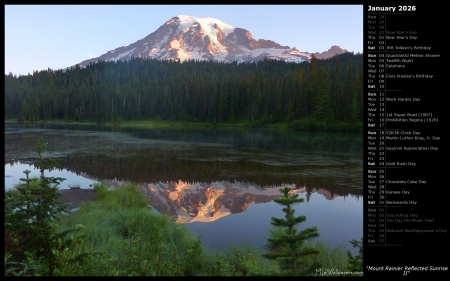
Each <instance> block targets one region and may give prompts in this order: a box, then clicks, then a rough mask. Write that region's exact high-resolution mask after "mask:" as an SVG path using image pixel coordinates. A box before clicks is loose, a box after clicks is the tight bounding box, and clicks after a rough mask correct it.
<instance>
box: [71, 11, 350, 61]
mask: <svg viewBox="0 0 450 281" xmlns="http://www.w3.org/2000/svg"><path fill="white" fill-rule="evenodd" d="M344 52H347V51H346V50H343V49H341V48H340V47H338V46H333V47H332V48H330V49H329V50H328V51H326V52H323V53H314V55H315V56H316V57H318V58H328V57H331V56H334V55H337V54H342V53H344ZM311 55H312V54H311V53H307V52H301V51H299V50H298V49H297V48H295V47H293V48H290V47H288V46H281V45H280V44H278V43H275V42H273V41H271V40H265V39H259V40H257V39H255V38H253V36H252V35H251V33H250V31H248V30H246V29H243V28H238V27H232V26H231V25H228V24H226V23H223V22H221V21H220V20H217V19H214V18H196V17H192V16H185V15H179V16H176V17H173V18H171V19H170V20H168V21H167V22H165V23H164V24H163V25H162V26H160V27H159V28H158V29H157V30H156V31H155V32H153V33H151V34H150V35H148V36H146V37H145V38H143V39H141V40H138V41H136V42H135V43H133V44H131V45H128V46H125V47H119V48H116V49H114V50H111V51H109V52H107V53H106V54H103V55H101V56H99V57H97V58H93V59H89V60H85V61H83V62H81V63H79V64H78V65H79V66H80V67H85V66H87V65H88V64H90V63H94V62H96V61H99V60H102V61H117V60H128V59H131V58H135V57H141V58H148V59H157V60H173V61H185V60H214V61H219V62H233V61H237V62H257V61H260V60H263V59H266V58H267V59H277V60H284V61H287V62H302V61H305V60H310V59H311Z"/></svg>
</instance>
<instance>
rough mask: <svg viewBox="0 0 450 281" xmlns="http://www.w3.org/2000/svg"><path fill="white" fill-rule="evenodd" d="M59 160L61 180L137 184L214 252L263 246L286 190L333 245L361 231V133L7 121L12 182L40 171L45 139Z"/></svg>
mask: <svg viewBox="0 0 450 281" xmlns="http://www.w3.org/2000/svg"><path fill="white" fill-rule="evenodd" d="M40 135H42V136H43V137H44V139H45V141H47V142H48V152H47V153H46V155H45V156H46V157H47V158H54V159H58V161H57V162H56V163H55V167H54V168H53V169H52V170H51V171H49V172H47V171H46V175H48V176H58V177H63V178H66V180H65V181H63V183H62V184H61V185H60V188H61V189H67V188H69V187H70V186H72V185H79V186H80V187H81V188H90V187H89V186H90V185H91V184H93V183H95V182H99V181H101V182H105V183H107V184H109V185H110V186H118V185H120V184H122V183H124V182H134V183H137V184H138V185H139V186H140V187H141V188H142V189H143V191H145V193H146V195H147V198H148V200H149V204H150V205H152V206H153V207H154V208H155V209H157V211H158V212H160V213H167V214H170V215H171V216H173V217H174V219H175V220H177V221H178V222H179V223H185V224H186V226H187V227H188V229H190V230H191V231H192V232H193V233H195V234H198V235H201V237H202V241H203V243H204V244H205V245H206V246H208V247H210V248H212V249H219V250H220V249H224V248H226V247H228V246H230V245H240V244H242V243H244V244H246V245H252V246H254V247H256V248H259V249H261V250H263V249H264V245H265V244H266V242H267V238H268V237H269V229H270V228H271V225H270V218H271V217H273V216H275V217H283V216H284V213H283V212H282V211H281V209H282V207H281V206H280V205H277V204H275V203H274V202H273V201H272V200H273V198H275V197H277V196H280V195H281V193H280V192H279V188H280V187H283V186H289V187H293V188H296V189H298V191H297V192H298V194H299V195H300V197H301V198H304V199H305V202H304V203H300V204H297V205H296V207H295V210H296V213H295V215H304V216H306V222H304V223H302V224H301V226H300V227H301V228H306V227H310V226H317V228H318V230H319V233H320V239H321V240H322V241H323V242H325V243H328V244H329V245H331V246H336V245H343V246H345V247H347V248H348V249H349V250H351V251H352V252H354V249H352V248H351V246H350V243H349V242H348V241H349V240H351V239H359V238H361V237H362V231H363V201H362V186H363V183H362V174H363V162H362V137H361V136H360V135H353V134H330V133H295V134H294V133H286V132H282V131H276V130H255V129H245V130H244V129H213V128H211V129H202V130H179V129H178V130H175V129H149V130H136V129H121V130H119V131H118V130H116V129H113V128H111V127H102V126H98V125H87V124H72V125H67V124H66V125H18V124H9V123H5V188H11V187H13V186H14V185H16V184H17V183H19V178H21V177H23V176H24V174H23V171H24V170H26V169H28V170H31V171H32V173H31V174H30V175H31V176H38V175H39V168H38V167H37V153H36V148H37V141H38V138H39V136H40Z"/></svg>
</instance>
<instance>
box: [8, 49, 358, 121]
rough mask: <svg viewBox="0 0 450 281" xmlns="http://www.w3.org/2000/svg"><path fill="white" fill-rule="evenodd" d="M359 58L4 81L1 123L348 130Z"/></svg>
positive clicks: (170, 65) (122, 68)
mask: <svg viewBox="0 0 450 281" xmlns="http://www.w3.org/2000/svg"><path fill="white" fill-rule="evenodd" d="M362 115H363V55H362V54H359V53H358V54H354V53H344V54H341V55H337V56H334V57H332V58H329V59H325V60H319V59H316V58H314V57H313V58H312V59H311V61H310V62H303V63H293V62H292V63H288V62H283V61H276V60H264V61H260V62H253V63H236V62H234V63H221V62H213V61H194V60H189V61H184V62H170V61H157V60H150V59H142V58H135V59H132V60H128V61H115V62H106V61H99V62H97V63H92V64H90V65H88V66H87V67H86V68H81V67H79V66H75V67H73V68H70V69H65V70H56V71H54V70H51V69H48V70H43V71H39V72H38V71H34V72H33V74H28V75H20V76H16V75H13V74H12V73H9V74H8V75H5V119H17V120H19V121H47V120H70V121H80V122H81V121H83V122H97V123H102V122H121V121H131V120H164V121H169V122H210V123H212V124H216V123H233V122H246V123H249V124H253V123H258V122H259V123H261V124H267V123H286V124H294V123H295V122H299V121H302V120H303V121H304V120H312V121H314V122H321V123H324V124H338V123H345V124H356V123H361V122H362V117H363V116H362Z"/></svg>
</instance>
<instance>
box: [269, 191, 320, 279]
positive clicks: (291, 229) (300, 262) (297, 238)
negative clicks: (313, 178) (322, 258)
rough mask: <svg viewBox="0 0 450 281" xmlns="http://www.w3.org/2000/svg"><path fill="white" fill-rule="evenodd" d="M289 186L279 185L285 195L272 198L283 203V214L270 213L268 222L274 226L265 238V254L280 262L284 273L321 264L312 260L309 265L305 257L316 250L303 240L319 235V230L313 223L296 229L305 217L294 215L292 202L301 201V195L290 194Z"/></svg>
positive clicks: (296, 272)
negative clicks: (266, 251) (276, 215)
mask: <svg viewBox="0 0 450 281" xmlns="http://www.w3.org/2000/svg"><path fill="white" fill-rule="evenodd" d="M291 190H292V189H291V188H288V187H284V188H282V189H280V191H281V192H282V193H283V195H284V196H283V197H280V198H275V199H274V200H273V201H274V202H275V203H277V204H280V205H283V206H285V207H284V208H283V212H284V213H285V214H286V215H285V217H284V218H275V217H272V220H271V224H272V225H273V226H274V228H273V229H272V230H271V238H269V239H267V240H268V242H269V244H268V245H267V247H268V249H269V252H268V253H266V254H264V256H265V257H266V258H268V259H273V260H277V261H278V262H280V265H281V268H282V269H283V270H285V272H286V275H293V276H299V275H308V274H310V273H313V272H314V270H315V269H316V268H318V267H319V266H320V264H319V263H317V262H315V263H313V264H312V265H311V262H309V261H308V260H307V259H308V258H310V257H314V256H315V255H317V254H318V253H319V252H318V251H317V250H315V249H313V248H312V247H310V246H307V245H305V244H304V243H305V242H306V241H307V240H310V239H313V238H316V237H318V236H319V232H318V231H317V227H315V226H314V227H310V228H307V229H304V230H301V231H300V230H298V229H297V225H299V224H300V223H302V222H304V221H306V217H305V216H297V217H296V216H294V212H295V210H294V209H293V205H294V204H297V203H302V202H303V201H304V199H303V198H298V194H293V195H291V194H289V191H291Z"/></svg>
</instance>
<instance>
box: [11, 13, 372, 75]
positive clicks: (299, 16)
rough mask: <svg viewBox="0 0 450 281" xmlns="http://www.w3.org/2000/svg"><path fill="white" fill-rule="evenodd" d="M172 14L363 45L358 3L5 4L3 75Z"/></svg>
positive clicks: (81, 54) (280, 38)
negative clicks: (208, 18)
mask: <svg viewBox="0 0 450 281" xmlns="http://www.w3.org/2000/svg"><path fill="white" fill-rule="evenodd" d="M177 15H189V16H194V17H198V18H203V17H211V18H216V19H218V20H220V21H222V22H224V23H226V24H229V25H231V26H233V27H241V28H245V29H247V30H249V31H250V32H251V34H252V35H253V37H254V38H255V39H266V40H273V41H275V42H277V43H279V44H281V45H285V46H289V47H291V48H292V47H296V48H297V49H299V50H300V51H305V52H310V53H313V52H323V51H326V50H328V49H329V48H330V47H331V46H332V45H338V46H340V47H341V48H343V49H347V50H349V51H351V52H354V53H362V51H363V5H190V4H189V5H5V74H8V73H10V72H11V73H13V74H15V75H27V74H32V73H33V71H34V70H36V71H41V70H47V69H48V68H50V69H53V70H57V69H63V68H66V67H69V66H73V65H75V64H77V63H80V62H82V61H84V60H86V59H89V58H93V57H97V56H100V55H102V54H104V53H106V52H108V51H110V50H113V49H115V48H117V47H121V46H127V45H130V44H132V43H134V42H136V41H137V40H140V39H142V38H144V37H145V36H147V35H149V34H150V33H152V32H154V31H155V30H156V29H158V28H159V27H160V26H161V25H163V24H164V23H165V22H166V21H167V20H169V19H170V18H172V17H174V16H177Z"/></svg>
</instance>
